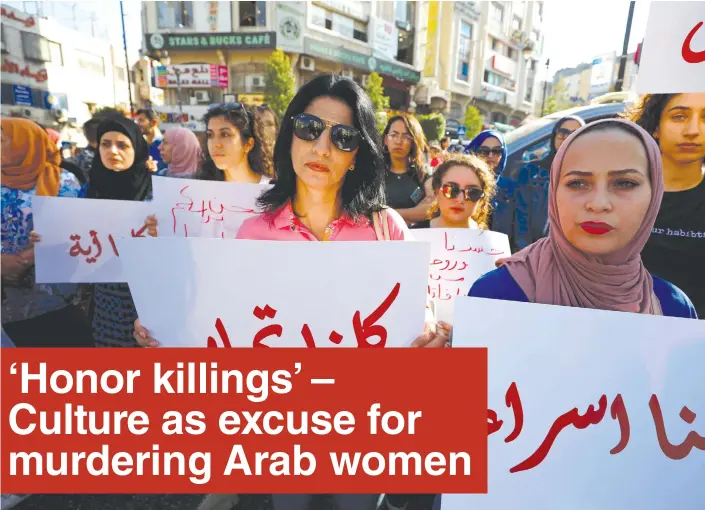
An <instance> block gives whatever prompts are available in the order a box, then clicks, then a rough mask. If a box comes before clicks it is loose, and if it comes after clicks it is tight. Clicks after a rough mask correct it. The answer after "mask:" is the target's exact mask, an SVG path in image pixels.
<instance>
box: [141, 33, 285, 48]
mask: <svg viewBox="0 0 705 510" xmlns="http://www.w3.org/2000/svg"><path fill="white" fill-rule="evenodd" d="M276 45H277V37H276V32H248V33H237V34H236V33H223V34H220V33H216V34H214V33H203V34H147V46H148V48H149V50H150V51H156V50H177V49H181V50H215V49H233V50H239V49H242V50H246V49H250V50H251V49H259V48H275V47H276Z"/></svg>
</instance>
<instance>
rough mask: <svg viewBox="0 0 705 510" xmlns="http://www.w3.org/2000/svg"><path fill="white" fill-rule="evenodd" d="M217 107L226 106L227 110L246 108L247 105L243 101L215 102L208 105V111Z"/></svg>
mask: <svg viewBox="0 0 705 510" xmlns="http://www.w3.org/2000/svg"><path fill="white" fill-rule="evenodd" d="M217 108H225V109H226V110H244V109H245V105H244V104H242V103H213V104H209V105H208V111H211V110H215V109H217Z"/></svg>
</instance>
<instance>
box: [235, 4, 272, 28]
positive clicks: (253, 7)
mask: <svg viewBox="0 0 705 510" xmlns="http://www.w3.org/2000/svg"><path fill="white" fill-rule="evenodd" d="M239 4H240V26H241V27H263V26H265V25H266V24H267V5H266V2H239Z"/></svg>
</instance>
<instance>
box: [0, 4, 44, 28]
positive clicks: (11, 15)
mask: <svg viewBox="0 0 705 510" xmlns="http://www.w3.org/2000/svg"><path fill="white" fill-rule="evenodd" d="M1 14H2V17H3V18H7V19H11V20H13V21H17V22H19V23H22V24H23V25H24V26H25V27H26V28H30V27H33V26H34V25H36V24H37V22H36V21H34V18H33V17H32V16H29V17H27V18H25V19H22V18H20V17H19V16H17V14H15V11H9V10H7V9H5V8H4V7H3V8H2V11H1Z"/></svg>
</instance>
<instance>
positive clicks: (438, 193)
mask: <svg viewBox="0 0 705 510" xmlns="http://www.w3.org/2000/svg"><path fill="white" fill-rule="evenodd" d="M431 183H432V187H433V191H434V195H435V201H434V203H433V205H432V206H431V209H430V212H431V216H433V217H432V218H431V219H427V220H424V221H421V222H419V223H417V224H416V225H414V226H413V227H412V228H475V229H477V228H480V229H485V228H487V223H488V221H489V215H490V203H491V201H492V198H493V197H494V193H495V179H494V174H493V173H492V172H491V171H490V169H489V167H488V166H487V164H486V163H485V162H484V161H482V160H481V159H480V158H478V157H476V156H473V155H462V154H452V155H450V156H448V158H446V160H445V161H443V162H442V163H441V164H440V165H438V167H436V170H435V171H434V172H433V177H432V179H431Z"/></svg>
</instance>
